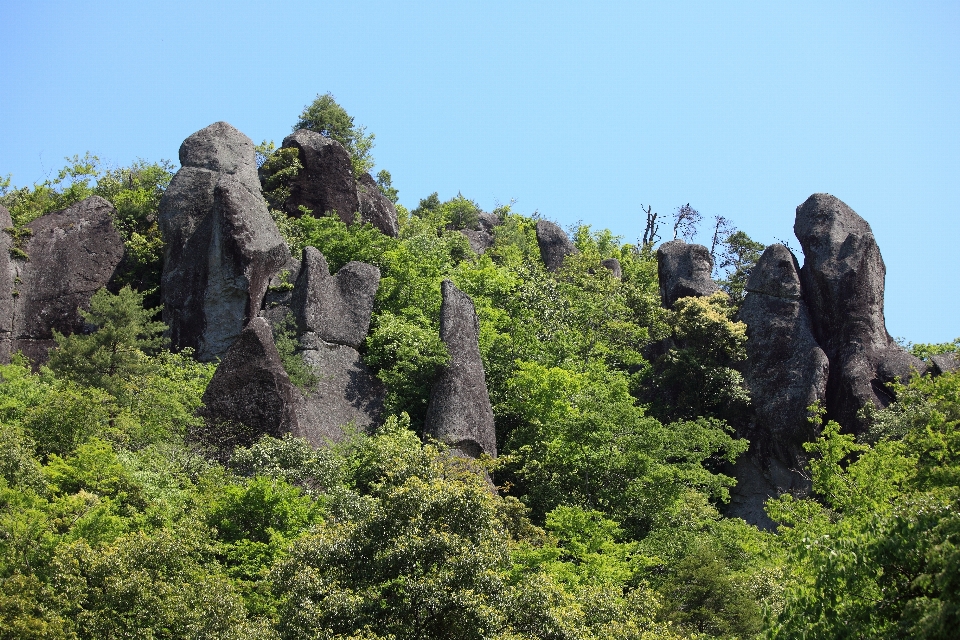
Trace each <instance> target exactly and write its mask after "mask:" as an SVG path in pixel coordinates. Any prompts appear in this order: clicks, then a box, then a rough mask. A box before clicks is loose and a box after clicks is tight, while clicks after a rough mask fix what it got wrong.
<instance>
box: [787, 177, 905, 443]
mask: <svg viewBox="0 0 960 640" xmlns="http://www.w3.org/2000/svg"><path fill="white" fill-rule="evenodd" d="M793 228H794V232H795V233H796V236H797V239H798V240H799V241H800V246H801V247H802V248H803V253H804V266H803V269H802V270H801V272H800V280H801V282H802V284H803V291H804V299H805V300H806V302H807V304H808V305H809V308H810V315H811V318H812V320H813V331H814V335H815V336H816V338H817V342H818V343H819V344H820V346H821V347H822V348H823V350H824V352H825V353H826V354H827V357H828V358H829V360H830V378H829V381H828V383H827V411H828V413H827V415H828V417H829V418H832V419H835V420H837V421H838V422H839V423H840V424H841V425H842V426H844V427H846V428H847V429H852V430H854V431H859V430H861V429H863V428H864V426H865V425H864V423H863V420H861V419H860V418H859V417H858V416H857V413H858V412H859V411H860V410H861V408H863V407H864V406H865V405H867V404H871V405H873V406H875V407H884V406H886V405H887V404H889V403H890V402H891V401H892V400H893V396H892V395H891V393H890V391H889V389H888V388H887V386H886V385H887V384H888V383H890V382H892V381H893V380H894V379H896V378H900V379H901V380H904V381H905V380H907V379H908V378H909V376H910V371H911V368H914V369H917V370H921V371H922V370H923V368H924V367H923V363H922V362H921V361H920V360H919V359H917V358H914V357H913V356H911V355H910V354H908V353H907V352H906V351H904V350H903V349H902V348H900V347H899V346H898V345H897V344H896V343H895V342H894V341H893V339H892V338H891V337H890V335H889V334H888V333H887V329H886V324H885V321H884V317H883V291H884V277H885V275H886V267H885V266H884V264H883V258H882V257H881V256H880V250H879V248H878V247H877V243H876V240H875V239H874V236H873V231H872V230H871V229H870V225H869V224H867V222H866V220H864V219H863V218H861V217H860V216H858V215H857V214H856V213H855V212H854V211H853V210H852V209H851V208H850V207H848V206H847V205H846V204H844V203H843V202H841V201H840V200H838V199H837V198H835V197H833V196H831V195H828V194H825V193H816V194H814V195H812V196H810V197H809V198H808V199H807V200H806V202H804V203H803V204H801V205H800V206H799V207H797V218H796V222H795V223H794V227H793Z"/></svg>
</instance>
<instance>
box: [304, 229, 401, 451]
mask: <svg viewBox="0 0 960 640" xmlns="http://www.w3.org/2000/svg"><path fill="white" fill-rule="evenodd" d="M379 285H380V270H379V269H377V268H376V267H375V266H373V265H370V264H365V263H363V262H350V263H348V264H346V265H344V266H343V267H342V268H341V269H340V270H339V271H338V272H337V274H336V275H334V276H331V275H330V271H329V268H328V266H327V261H326V259H325V258H324V256H323V254H322V253H320V252H319V251H318V250H317V249H316V248H314V247H307V248H306V249H304V251H303V259H302V260H301V264H300V269H299V275H298V277H297V281H296V284H295V286H294V288H293V292H292V295H291V298H290V309H291V311H292V313H293V317H294V318H295V320H296V323H297V328H298V334H299V340H300V352H299V353H300V357H301V358H303V361H304V362H305V363H306V364H307V366H308V367H309V368H310V371H311V372H312V373H313V375H314V376H315V377H316V382H315V383H314V384H313V385H311V386H310V387H309V388H307V389H304V390H303V392H302V402H301V403H300V405H299V409H298V415H299V416H300V423H299V424H300V434H301V435H302V437H305V438H307V439H308V440H310V442H312V443H314V444H316V445H318V446H319V445H321V444H323V443H324V442H328V441H333V442H336V441H338V440H340V439H342V438H343V435H344V432H343V428H342V427H343V426H344V425H346V424H348V423H349V424H352V425H353V427H354V428H356V429H359V430H361V431H363V430H369V429H370V428H372V427H374V426H376V425H377V424H379V422H380V418H381V414H382V413H383V403H384V400H385V399H386V394H387V389H386V387H385V386H384V384H383V383H382V382H381V381H380V380H379V379H377V377H376V376H374V375H373V373H372V372H371V371H370V369H369V368H368V367H367V366H366V364H364V362H363V359H362V358H361V357H360V353H359V352H358V351H357V349H358V348H359V347H360V345H361V344H363V341H364V340H365V339H366V337H367V333H368V332H369V330H370V317H371V314H372V313H373V302H374V298H375V297H376V295H377V288H378V287H379Z"/></svg>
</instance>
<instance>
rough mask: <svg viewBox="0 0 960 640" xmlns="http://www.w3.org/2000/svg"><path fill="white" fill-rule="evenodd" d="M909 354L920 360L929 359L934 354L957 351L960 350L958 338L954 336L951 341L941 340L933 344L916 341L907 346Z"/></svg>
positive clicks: (959, 339)
mask: <svg viewBox="0 0 960 640" xmlns="http://www.w3.org/2000/svg"><path fill="white" fill-rule="evenodd" d="M909 351H910V353H911V354H913V355H915V356H916V357H918V358H920V359H921V360H929V359H930V356H936V355H940V354H943V353H957V352H958V351H960V338H954V340H953V341H952V342H941V343H935V344H928V343H922V342H921V343H918V344H911V345H910V346H909Z"/></svg>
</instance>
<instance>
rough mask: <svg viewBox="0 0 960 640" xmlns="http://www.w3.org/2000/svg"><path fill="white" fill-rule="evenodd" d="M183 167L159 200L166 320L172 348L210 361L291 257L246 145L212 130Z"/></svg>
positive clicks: (197, 140) (199, 138)
mask: <svg viewBox="0 0 960 640" xmlns="http://www.w3.org/2000/svg"><path fill="white" fill-rule="evenodd" d="M218 154H219V155H218ZM180 163H181V165H182V167H181V169H180V170H179V171H178V172H177V174H176V175H175V176H174V177H173V180H172V181H171V183H170V186H169V187H168V188H167V190H166V192H165V193H164V195H163V198H162V199H161V200H160V231H161V234H162V236H163V239H164V267H163V275H162V278H161V299H162V302H163V320H164V322H166V323H167V325H168V326H169V336H170V341H171V345H172V346H173V348H174V349H183V348H186V347H192V348H193V349H195V350H196V355H197V357H198V358H199V359H201V360H206V361H209V360H214V359H217V358H220V357H222V356H223V355H224V354H225V353H226V351H227V349H228V348H229V347H230V345H232V344H233V342H234V341H235V340H236V339H237V338H238V337H239V335H240V332H241V330H242V329H243V327H244V325H245V324H246V323H247V322H248V321H249V320H250V319H251V318H253V317H254V316H256V315H257V314H258V313H259V312H260V309H261V306H262V303H263V298H264V295H265V293H266V290H267V286H268V284H269V282H270V279H271V277H273V276H274V275H275V274H276V273H277V272H278V271H279V270H280V269H281V268H282V267H283V266H284V265H285V264H286V263H287V261H288V260H289V258H290V253H289V251H288V249H287V246H286V244H285V242H284V240H283V237H282V236H281V235H280V232H279V231H278V230H277V227H276V224H275V223H274V222H273V219H272V218H271V217H270V214H269V212H268V211H267V205H266V202H265V201H264V200H263V196H262V195H261V193H260V182H259V179H258V178H257V173H256V159H255V155H254V148H253V142H252V141H251V140H250V139H249V138H247V137H246V136H245V135H243V134H242V133H240V132H239V131H237V130H236V129H234V128H233V127H232V126H230V125H229V124H227V123H225V122H218V123H215V124H212V125H210V126H209V127H207V128H205V129H202V130H200V131H198V132H196V133H194V134H193V135H191V136H190V137H189V138H187V139H186V140H185V141H184V143H183V145H181V147H180Z"/></svg>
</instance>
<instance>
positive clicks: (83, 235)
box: [3, 196, 124, 364]
mask: <svg viewBox="0 0 960 640" xmlns="http://www.w3.org/2000/svg"><path fill="white" fill-rule="evenodd" d="M113 213H114V209H113V205H111V204H110V203H109V202H107V201H106V200H104V199H103V198H101V197H99V196H93V197H90V198H87V199H86V200H83V201H82V202H78V203H77V204H75V205H73V206H71V207H68V208H66V209H64V210H63V211H57V212H55V213H49V214H47V215H45V216H42V217H40V218H37V219H36V220H34V221H33V222H31V223H30V224H28V225H27V227H28V228H29V229H30V231H31V232H32V233H31V235H30V239H29V240H28V241H27V242H26V244H25V245H24V247H23V250H24V251H25V252H26V254H27V256H29V260H26V261H24V260H12V261H10V262H11V263H12V264H10V263H8V265H9V268H8V273H10V274H11V275H12V278H11V282H10V283H9V284H10V285H11V289H10V291H11V296H12V304H11V305H10V306H11V307H12V309H11V310H12V313H11V314H10V320H9V324H8V325H7V327H9V334H8V335H9V336H10V338H11V340H10V348H9V351H8V353H7V357H9V353H12V352H15V351H23V353H24V354H25V355H26V356H27V357H29V358H30V359H31V360H32V361H33V362H34V363H38V364H39V363H42V362H46V360H47V350H48V349H49V348H50V347H52V346H54V344H55V342H54V340H53V331H54V330H56V331H59V332H60V333H63V334H71V333H76V332H78V331H83V328H84V321H83V317H82V316H81V315H80V313H79V311H78V310H79V309H84V310H87V309H89V308H90V298H91V297H93V294H94V293H96V292H97V290H98V289H100V288H101V287H105V286H107V284H108V283H109V282H110V280H111V278H112V277H113V275H114V272H115V271H116V269H117V265H119V264H120V261H121V260H122V259H123V253H124V248H123V240H122V239H121V237H120V234H119V233H117V230H116V229H115V228H114V226H113ZM3 235H4V236H6V237H9V236H7V234H3ZM7 256H9V253H8V252H5V256H4V260H6V259H7ZM14 292H16V293H15V294H14Z"/></svg>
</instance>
